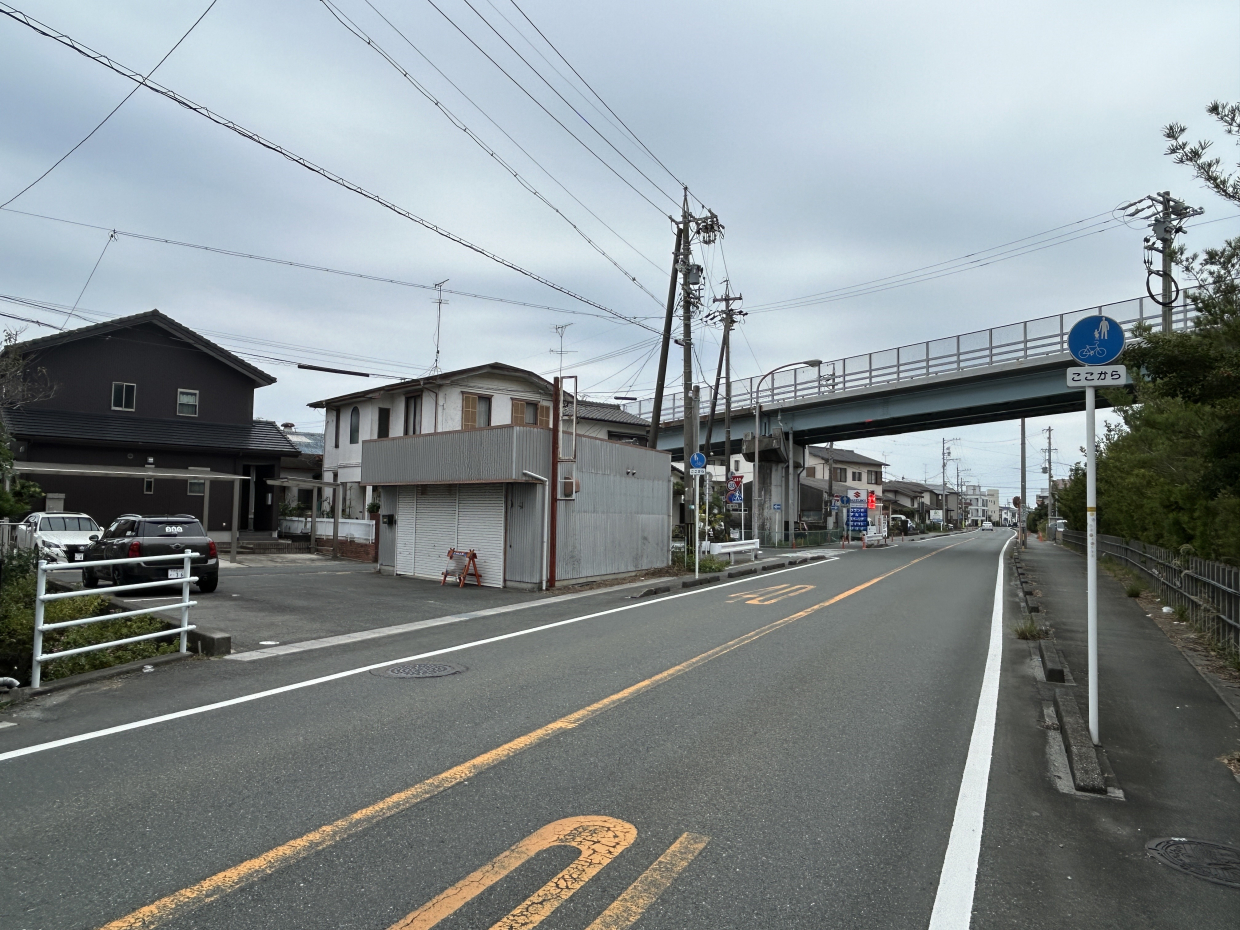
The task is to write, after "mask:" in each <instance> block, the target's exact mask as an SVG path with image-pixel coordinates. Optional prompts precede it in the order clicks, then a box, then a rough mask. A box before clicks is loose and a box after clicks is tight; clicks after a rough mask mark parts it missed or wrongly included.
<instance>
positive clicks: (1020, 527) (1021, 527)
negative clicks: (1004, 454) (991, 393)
mask: <svg viewBox="0 0 1240 930" xmlns="http://www.w3.org/2000/svg"><path fill="white" fill-rule="evenodd" d="M1028 506H1029V497H1028V492H1027V491H1026V490H1025V418H1024V417H1021V418H1020V506H1019V507H1017V508H1016V520H1017V524H1016V537H1017V539H1019V540H1020V547H1021V548H1022V549H1024V548H1025V547H1026V546H1027V545H1028V540H1027V539H1026V538H1025V532H1026V526H1025V522H1026V521H1025V508H1026V507H1028Z"/></svg>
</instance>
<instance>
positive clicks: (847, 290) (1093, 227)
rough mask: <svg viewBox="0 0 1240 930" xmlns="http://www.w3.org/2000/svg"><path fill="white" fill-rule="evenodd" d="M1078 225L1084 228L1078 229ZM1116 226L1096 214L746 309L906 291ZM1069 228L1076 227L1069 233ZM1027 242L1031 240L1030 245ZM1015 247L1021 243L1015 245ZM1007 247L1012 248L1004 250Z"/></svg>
mask: <svg viewBox="0 0 1240 930" xmlns="http://www.w3.org/2000/svg"><path fill="white" fill-rule="evenodd" d="M1099 216H1106V217H1108V218H1107V219H1104V220H1101V221H1097V222H1090V221H1091V220H1097V217H1099ZM1082 223H1085V224H1088V225H1085V226H1081V224H1082ZM1119 225H1120V224H1119V223H1118V222H1117V221H1115V220H1113V219H1111V218H1110V214H1109V212H1108V213H1105V214H1103V213H1099V214H1096V215H1095V216H1092V217H1086V218H1085V219H1082V220H1077V221H1076V222H1074V223H1068V224H1065V225H1064V226H1056V227H1055V228H1054V229H1049V230H1046V231H1045V232H1041V233H1035V234H1034V235H1032V236H1025V237H1023V238H1021V239H1014V240H1012V242H1007V243H1004V244H1003V245H997V246H992V247H991V248H989V249H983V250H981V251H978V252H970V253H968V254H967V255H962V256H960V257H959V258H952V259H947V260H945V261H941V262H935V263H934V264H932V265H923V266H922V267H921V268H916V269H913V270H912V271H905V272H901V273H900V274H894V275H887V276H885V277H882V278H875V279H873V280H872V281H864V282H861V283H859V284H852V285H848V286H847V287H840V288H835V289H833V290H829V291H820V292H818V293H816V294H807V295H805V296H804V297H793V298H789V299H787V300H782V301H774V302H771V303H767V304H758V305H750V307H749V312H751V313H754V312H757V313H769V312H771V311H773V310H788V309H793V308H796V307H807V306H812V305H814V304H820V303H832V302H834V301H837V300H847V299H849V298H852V297H860V296H865V295H868V294H874V293H878V292H880V291H885V290H892V289H894V288H898V287H906V286H907V285H909V284H920V283H923V282H924V281H933V280H935V279H937V278H943V277H948V276H950V275H954V274H959V273H960V272H962V271H971V270H974V269H976V268H984V267H986V266H987V265H993V264H995V263H996V262H1000V261H1007V260H1009V259H1012V258H1018V257H1020V256H1021V255H1028V254H1032V253H1033V252H1040V251H1042V250H1043V249H1047V248H1051V247H1053V246H1057V245H1064V244H1065V243H1067V242H1073V241H1075V240H1076V239H1083V238H1085V237H1087V236H1093V235H1097V234H1099V233H1103V232H1107V231H1109V230H1111V229H1116V228H1118V226H1119ZM1069 227H1077V228H1074V229H1070V228H1069ZM1061 229H1068V231H1067V232H1059V233H1058V234H1057V235H1053V236H1052V235H1050V233H1054V232H1057V231H1058V230H1061ZM1028 240H1034V241H1032V242H1030V241H1028ZM1017 243H1025V244H1024V245H1017ZM1008 246H1013V247H1012V248H1008Z"/></svg>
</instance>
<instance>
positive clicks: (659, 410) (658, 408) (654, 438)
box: [646, 224, 685, 449]
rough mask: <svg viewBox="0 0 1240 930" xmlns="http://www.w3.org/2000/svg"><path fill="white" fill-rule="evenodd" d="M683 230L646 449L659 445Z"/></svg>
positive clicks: (675, 253) (669, 294) (674, 262)
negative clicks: (660, 421) (664, 385)
mask: <svg viewBox="0 0 1240 930" xmlns="http://www.w3.org/2000/svg"><path fill="white" fill-rule="evenodd" d="M684 235H685V228H684V226H682V225H680V224H677V226H676V247H675V248H674V249H672V280H671V282H670V283H669V284H668V285H667V315H666V316H665V317H664V319H663V345H662V346H661V347H660V349H659V375H658V378H656V379H655V382H654V410H652V411H651V412H650V428H649V429H648V430H647V431H646V447H647V448H649V449H653V448H655V447H656V446H657V445H658V444H659V420H660V419H662V417H663V384H664V382H665V381H666V380H667V351H668V348H669V347H670V344H671V341H672V320H673V319H674V318H675V314H676V274H677V272H678V271H679V268H680V247H681V244H682V243H683V242H684Z"/></svg>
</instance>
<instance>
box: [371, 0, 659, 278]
mask: <svg viewBox="0 0 1240 930" xmlns="http://www.w3.org/2000/svg"><path fill="white" fill-rule="evenodd" d="M364 2H365V3H366V5H367V6H368V7H370V8H371V10H373V11H374V13H375V15H376V16H378V17H379V18H380V19H381V20H383V21H384V22H385V23H386V24H387V25H388V27H389V28H390V29H391V30H392V31H393V32H395V33H396V34H397V35H398V36H400V38H401V40H402V41H403V42H404V43H405V44H406V45H408V46H409V47H410V48H411V49H413V50H414V51H415V52H416V53H417V54H418V56H419V57H421V59H422V60H423V61H425V62H426V63H427V64H428V65H430V66H431V67H432V68H433V69H434V70H435V73H436V74H438V75H439V76H440V77H441V78H443V79H444V80H445V81H447V82H448V85H449V86H450V87H451V88H452V89H453V90H455V91H456V92H457V93H458V94H460V95H461V96H462V97H464V98H465V101H466V102H467V103H468V104H469V105H470V106H472V107H473V108H474V109H475V110H477V111H478V112H479V113H480V114H482V116H483V118H484V119H485V120H486V121H487V122H489V123H490V124H491V125H492V126H494V127H495V128H496V129H498V130H499V131H500V132H501V133H503V135H504V138H506V139H507V140H508V141H509V142H511V143H512V144H513V145H515V146H516V147H517V149H518V151H520V152H521V154H522V155H524V156H525V157H526V158H528V159H529V160H530V161H531V162H533V164H534V165H535V167H537V168H538V170H539V171H541V172H542V173H543V174H545V175H546V176H547V177H548V178H550V179H551V181H552V182H553V183H554V184H555V185H556V186H557V187H559V188H560V190H562V191H564V193H566V194H568V196H569V197H571V198H572V199H573V200H574V201H575V202H576V203H577V205H578V206H580V207H581V209H583V210H585V211H586V212H587V213H589V214H590V215H591V216H592V217H594V219H596V220H597V221H598V222H599V223H600V224H601V225H602V227H603V228H604V229H606V230H607V231H608V232H610V233H611V234H612V235H613V236H615V237H616V238H617V239H619V240H620V241H621V242H623V243H624V244H625V245H627V246H628V247H629V248H630V249H632V250H633V251H634V252H635V253H636V254H637V255H639V256H641V257H642V258H643V259H645V260H646V261H647V262H649V263H650V265H652V266H653V267H654V268H656V269H657V270H658V271H659V272H660V273H661V274H662V273H665V272H666V270H667V269H665V268H663V267H662V266H661V265H659V264H658V263H657V262H655V261H654V260H653V259H651V258H650V257H649V256H647V255H646V254H645V253H644V252H642V251H641V250H640V249H638V248H637V246H635V245H633V243H631V242H629V240H627V239H625V238H624V236H622V235H620V233H618V232H616V230H615V229H613V228H612V227H611V226H610V225H608V223H607V222H606V221H605V220H604V219H603V218H602V217H601V216H599V215H598V214H597V213H595V212H594V211H593V210H591V209H590V208H589V207H588V206H586V205H585V203H584V202H582V200H581V199H580V198H579V197H578V196H577V195H576V194H574V193H573V192H572V191H571V190H569V189H568V188H567V187H566V186H565V185H564V184H563V183H562V182H561V181H560V179H559V178H557V177H556V176H555V175H553V174H552V173H551V172H550V171H548V170H547V169H546V168H545V167H544V166H543V165H542V163H541V162H539V161H538V159H536V158H535V157H534V156H533V155H531V154H530V153H529V151H528V150H526V148H525V147H524V146H523V145H521V143H520V142H518V141H517V140H516V139H514V138H513V137H512V135H511V134H510V133H509V132H508V130H506V129H505V128H504V127H503V126H501V125H500V124H499V123H497V122H496V121H495V120H494V119H493V118H492V117H491V114H489V113H487V111H486V110H484V109H483V108H482V107H481V106H479V105H478V103H477V102H476V101H475V100H474V99H473V98H472V97H470V96H469V94H467V93H465V91H464V90H462V89H461V87H460V85H458V84H457V83H456V82H455V81H453V80H452V78H450V77H448V75H447V74H446V73H444V71H443V69H442V68H440V67H439V66H438V65H437V64H435V62H434V61H432V60H431V59H430V58H429V57H428V56H427V54H426V53H425V52H423V51H422V49H420V48H418V46H416V45H414V44H413V42H412V41H410V39H409V37H408V36H407V35H405V33H404V32H403V31H402V30H401V29H400V28H399V27H397V25H396V24H395V23H393V22H392V21H391V20H390V19H388V18H387V16H385V15H384V14H383V11H382V10H380V9H379V8H378V7H376V6H375V5H374V4H373V3H371V0H364Z"/></svg>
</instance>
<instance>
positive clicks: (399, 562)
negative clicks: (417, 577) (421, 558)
mask: <svg viewBox="0 0 1240 930" xmlns="http://www.w3.org/2000/svg"><path fill="white" fill-rule="evenodd" d="M383 491H384V495H385V497H386V495H387V494H395V495H397V503H396V534H395V535H396V545H395V547H394V548H395V550H396V571H397V572H398V573H399V574H402V575H412V574H413V531H414V529H415V528H416V526H417V513H418V499H417V493H418V489H417V488H384V489H383Z"/></svg>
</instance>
